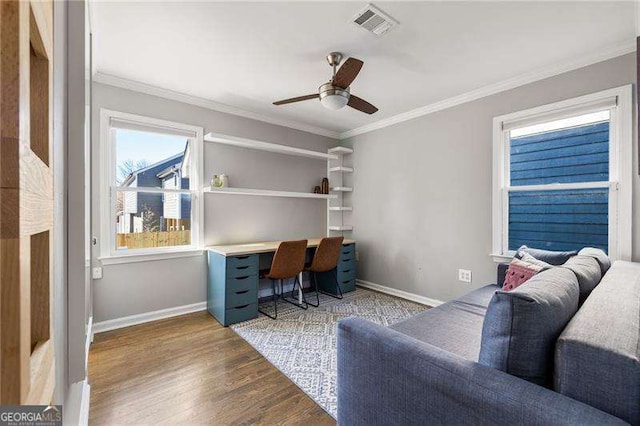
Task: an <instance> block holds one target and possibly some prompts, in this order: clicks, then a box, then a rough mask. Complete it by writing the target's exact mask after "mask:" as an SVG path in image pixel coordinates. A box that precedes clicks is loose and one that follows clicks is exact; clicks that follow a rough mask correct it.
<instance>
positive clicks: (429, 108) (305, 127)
mask: <svg viewBox="0 0 640 426" xmlns="http://www.w3.org/2000/svg"><path fill="white" fill-rule="evenodd" d="M635 50H636V40H629V41H627V42H624V43H620V44H617V45H615V46H610V47H608V48H606V49H603V50H601V51H599V52H596V53H592V54H590V55H587V56H583V57H581V58H578V59H573V60H571V61H566V62H563V63H559V64H554V65H551V66H548V67H544V68H540V69H538V70H534V71H531V72H528V73H525V74H521V75H519V76H516V77H513V78H510V79H507V80H504V81H501V82H499V83H495V84H490V85H488V86H484V87H481V88H479V89H476V90H472V91H470V92H467V93H463V94H461V95H458V96H454V97H451V98H448V99H444V100H442V101H438V102H434V103H432V104H429V105H425V106H423V107H420V108H416V109H414V110H411V111H407V112H404V113H401V114H397V115H394V116H392V117H389V118H385V119H382V120H379V121H376V122H373V123H371V124H367V125H364V126H361V127H357V128H355V129H351V130H347V131H346V132H342V133H340V132H336V131H334V130H329V129H325V128H322V127H316V126H312V125H309V124H305V123H300V122H298V121H295V120H287V119H282V118H276V117H273V116H268V115H264V114H259V113H256V112H252V111H248V110H245V109H242V108H237V107H233V106H230V105H226V104H222V103H219V102H215V101H212V100H209V99H205V98H200V97H198V96H193V95H187V94H185V93H180V92H175V91H173V90H169V89H163V88H161V87H157V86H152V85H150V84H146V83H142V82H139V81H135V80H129V79H126V78H122V77H117V76H114V75H111V74H106V73H102V72H96V73H95V74H94V76H93V81H95V82H97V83H102V84H107V85H110V86H115V87H120V88H122V89H127V90H132V91H135V92H140V93H145V94H147V95H152V96H158V97H161V98H165V99H171V100H174V101H178V102H183V103H187V104H191V105H196V106H199V107H202V108H207V109H210V110H214V111H218V112H223V113H227V114H232V115H237V116H240V117H245V118H249V119H252V120H258V121H262V122H265V123H270V124H275V125H278V126H284V127H288V128H291V129H295V130H300V131H303V132H307V133H313V134H316V135H321V136H326V137H329V138H333V139H340V140H344V139H348V138H351V137H353V136H357V135H361V134H364V133H368V132H372V131H374V130H379V129H383V128H385V127H389V126H393V125H394V124H399V123H402V122H405V121H409V120H413V119H414V118H418V117H422V116H424V115H428V114H433V113H435V112H438V111H442V110H445V109H448V108H452V107H455V106H458V105H462V104H464V103H467V102H472V101H475V100H478V99H482V98H485V97H487V96H491V95H495V94H497V93H500V92H505V91H507V90H511V89H515V88H516V87H520V86H524V85H526V84H530V83H534V82H536V81H539V80H544V79H546V78H549V77H553V76H556V75H560V74H564V73H566V72H569V71H574V70H577V69H579V68H583V67H586V66H589V65H593V64H596V63H598V62H602V61H606V60H608V59H613V58H616V57H618V56H622V55H626V54H628V53H632V52H635Z"/></svg>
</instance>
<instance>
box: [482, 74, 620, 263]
mask: <svg viewBox="0 0 640 426" xmlns="http://www.w3.org/2000/svg"><path fill="white" fill-rule="evenodd" d="M631 111H632V105H631V87H630V86H627V87H622V88H618V89H612V90H607V91H604V92H600V93H596V94H593V95H588V96H583V97H580V98H577V99H572V100H569V101H565V102H559V103H556V104H552V105H545V106H543V107H539V108H535V109H532V110H527V111H522V112H518V113H514V114H509V115H505V116H501V117H497V118H496V119H494V166H493V169H494V170H493V179H494V190H493V254H494V257H495V258H496V259H497V260H498V259H501V258H503V257H505V256H512V255H513V253H514V252H515V250H517V249H518V248H519V247H520V246H522V245H527V246H529V247H535V248H542V249H547V250H579V249H580V248H582V247H586V246H589V247H598V248H601V249H603V250H604V251H605V252H607V253H608V254H609V256H611V257H612V258H613V259H626V260H628V259H630V258H631V178H632V171H631V161H632V160H631V145H632V139H631V138H632V116H631Z"/></svg>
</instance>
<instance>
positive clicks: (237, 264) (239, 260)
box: [226, 254, 258, 271]
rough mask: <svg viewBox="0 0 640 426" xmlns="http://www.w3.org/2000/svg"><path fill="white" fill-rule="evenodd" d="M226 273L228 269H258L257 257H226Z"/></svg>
mask: <svg viewBox="0 0 640 426" xmlns="http://www.w3.org/2000/svg"><path fill="white" fill-rule="evenodd" d="M226 260H227V271H228V270H230V269H243V268H245V269H246V268H247V267H251V266H253V267H255V268H256V269H257V268H258V255H257V254H248V255H246V256H229V257H227V259H226Z"/></svg>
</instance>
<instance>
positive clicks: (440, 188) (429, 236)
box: [344, 54, 640, 300]
mask: <svg viewBox="0 0 640 426" xmlns="http://www.w3.org/2000/svg"><path fill="white" fill-rule="evenodd" d="M635 73H636V64H635V55H634V54H629V55H625V56H622V57H619V58H615V59H612V60H609V61H606V62H601V63H598V64H595V65H592V66H589V67H586V68H582V69H579V70H576V71H572V72H569V73H566V74H563V75H559V76H555V77H552V78H549V79H546V80H542V81H539V82H535V83H532V84H528V85H526V86H522V87H519V88H516V89H513V90H509V91H506V92H503V93H499V94H496V95H493V96H489V97H486V98H483V99H480V100H477V101H474V102H470V103H466V104H463V105H459V106H456V107H453V108H450V109H447V110H443V111H440V112H437V113H434V114H430V115H426V116H423V117H420V118H416V119H414V120H411V121H407V122H404V123H400V124H396V125H394V126H390V127H387V128H384V129H380V130H377V131H374V132H371V133H366V134H363V135H359V136H355V137H353V138H351V139H349V140H347V141H344V142H345V145H350V146H354V149H355V153H354V168H355V173H354V174H353V183H352V184H353V187H354V192H353V206H354V212H353V215H354V237H355V239H356V240H357V241H358V251H359V255H360V262H359V263H358V278H359V279H363V280H366V281H371V282H373V283H376V284H380V285H384V286H388V287H392V288H395V289H399V290H404V291H407V292H410V293H414V294H418V295H422V296H426V297H430V298H433V299H438V300H449V299H451V298H455V297H457V296H460V295H462V294H464V293H466V292H468V291H469V290H471V289H472V288H476V287H480V286H482V285H484V284H486V283H493V282H495V264H494V263H493V261H492V259H491V258H490V257H489V253H490V252H491V191H492V183H491V173H492V120H493V118H494V117H496V116H499V115H502V114H507V113H510V112H515V111H519V110H523V109H527V108H532V107H535V106H539V105H544V104H548V103H551V102H556V101H560V100H564V99H569V98H572V97H576V96H580V95H585V94H588V93H593V92H597V91H600V90H604V89H608V88H613V87H617V86H622V85H625V84H629V83H635V80H636V74H635ZM634 116H635V114H634ZM634 129H635V126H634ZM634 131H635V130H634ZM634 140H635V139H634ZM637 149H638V147H637V144H636V143H634V156H633V158H634V160H633V161H634V166H633V170H634V183H633V184H634V222H633V227H634V235H636V236H637V235H638V231H637V230H638V229H639V226H640V185H639V180H638V174H637V170H638V164H637V158H638V156H637ZM633 244H634V258H635V260H640V238H637V237H635V238H634V243H633ZM459 268H463V269H471V270H472V271H473V283H472V284H471V285H470V284H466V283H462V282H459V281H458V280H457V271H458V269H459Z"/></svg>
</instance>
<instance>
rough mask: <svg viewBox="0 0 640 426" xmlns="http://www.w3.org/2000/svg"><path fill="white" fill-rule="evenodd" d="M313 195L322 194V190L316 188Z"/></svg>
mask: <svg viewBox="0 0 640 426" xmlns="http://www.w3.org/2000/svg"><path fill="white" fill-rule="evenodd" d="M313 193H314V194H322V188H320V187H319V186H316V187H315V188H313Z"/></svg>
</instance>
